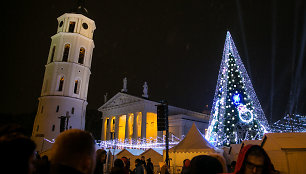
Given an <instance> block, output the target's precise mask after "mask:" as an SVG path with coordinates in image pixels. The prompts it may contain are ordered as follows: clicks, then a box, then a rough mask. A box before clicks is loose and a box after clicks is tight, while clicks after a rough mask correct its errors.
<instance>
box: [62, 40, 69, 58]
mask: <svg viewBox="0 0 306 174" xmlns="http://www.w3.org/2000/svg"><path fill="white" fill-rule="evenodd" d="M69 49H70V44H65V47H64V54H63V62H67V60H68V55H69Z"/></svg>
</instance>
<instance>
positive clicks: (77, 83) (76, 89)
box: [73, 80, 80, 94]
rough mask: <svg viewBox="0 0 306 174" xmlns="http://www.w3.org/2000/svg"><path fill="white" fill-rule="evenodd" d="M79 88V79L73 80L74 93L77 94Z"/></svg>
mask: <svg viewBox="0 0 306 174" xmlns="http://www.w3.org/2000/svg"><path fill="white" fill-rule="evenodd" d="M79 88H80V81H79V80H75V81H74V90H73V92H74V93H75V94H79Z"/></svg>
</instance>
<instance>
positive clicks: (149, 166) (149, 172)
mask: <svg viewBox="0 0 306 174" xmlns="http://www.w3.org/2000/svg"><path fill="white" fill-rule="evenodd" d="M146 167H147V168H146V170H147V174H153V173H154V165H153V163H152V161H151V158H148V159H147V165H146Z"/></svg>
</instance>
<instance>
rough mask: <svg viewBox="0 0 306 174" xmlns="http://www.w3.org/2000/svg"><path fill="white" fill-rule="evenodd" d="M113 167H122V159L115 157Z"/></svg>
mask: <svg viewBox="0 0 306 174" xmlns="http://www.w3.org/2000/svg"><path fill="white" fill-rule="evenodd" d="M114 167H118V168H123V167H124V164H123V161H122V160H121V159H116V160H115V161H114Z"/></svg>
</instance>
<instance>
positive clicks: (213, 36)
mask: <svg viewBox="0 0 306 174" xmlns="http://www.w3.org/2000/svg"><path fill="white" fill-rule="evenodd" d="M73 4H74V1H73V0H65V1H63V0H44V1H41V0H30V1H9V2H7V3H6V4H5V5H3V7H2V12H3V11H4V21H2V25H1V28H2V37H1V38H2V41H3V43H4V49H3V47H2V56H1V58H2V60H4V63H3V62H2V67H4V68H3V69H1V71H2V72H1V76H2V85H1V86H3V87H4V89H3V91H2V92H3V95H4V98H2V99H3V100H2V102H3V103H4V105H3V104H2V105H1V113H11V114H20V113H30V112H36V109H37V105H38V100H37V98H38V97H39V96H40V92H41V86H42V82H43V74H44V70H45V67H44V65H45V64H46V62H47V56H48V52H49V47H50V43H51V39H50V37H51V36H52V35H54V34H55V33H56V29H57V20H56V18H57V17H59V16H60V15H62V14H63V13H65V12H68V11H69V10H70V9H71V8H72V6H73ZM86 7H87V9H88V11H89V14H88V17H90V18H91V19H93V20H94V21H95V22H96V27H97V29H96V30H95V32H94V42H95V49H94V52H93V57H92V65H91V72H92V75H91V77H90V83H89V91H88V103H89V104H88V108H89V109H97V108H98V107H100V106H101V105H102V104H103V102H104V98H103V95H104V94H105V93H106V92H107V93H108V94H109V95H108V96H109V97H112V96H113V95H115V94H116V93H117V92H118V91H120V89H121V88H122V79H123V78H124V77H127V78H128V92H129V93H130V94H133V95H137V96H141V94H142V85H143V83H144V81H147V82H148V85H149V97H150V98H151V99H152V100H156V101H159V100H161V99H166V100H168V103H169V104H171V105H174V106H179V107H183V108H187V109H192V110H195V111H203V110H204V109H205V105H208V107H209V109H210V108H211V105H212V102H213V95H214V92H215V87H216V83H217V76H218V71H219V68H220V63H221V59H222V52H223V46H224V42H225V35H226V31H227V30H229V31H230V32H231V34H232V37H233V39H234V42H235V44H236V47H237V49H238V51H239V53H240V57H241V58H242V61H243V63H244V64H245V67H246V68H247V70H248V71H249V76H250V77H251V79H252V83H253V86H254V88H255V91H256V93H257V97H258V99H259V101H260V103H261V105H262V107H263V110H264V112H265V114H266V116H267V117H270V116H269V115H270V113H271V112H272V115H273V120H274V121H276V120H277V119H279V118H280V117H283V116H284V114H285V112H288V102H289V99H290V98H289V89H290V88H291V86H292V84H293V83H292V77H293V76H292V74H294V73H296V71H297V70H298V69H299V72H300V74H302V75H300V76H299V77H298V79H297V80H296V81H297V82H299V83H296V84H300V95H299V96H300V98H299V100H298V101H299V102H298V112H299V113H301V114H306V111H305V110H306V109H305V108H306V104H305V98H306V94H305V81H306V73H305V62H306V61H305V59H304V57H303V56H301V55H303V54H302V53H303V51H304V48H303V45H302V44H301V42H302V41H303V39H304V40H305V32H306V31H305V23H306V22H305V20H306V17H305V7H306V6H305V1H303V0H290V1H289V0H288V1H276V0H243V1H242V0H240V1H239V0H185V1H183V0H173V1H168V0H160V1H159V0H155V1H144V0H122V1H118V0H111V1H105V0H88V1H87V2H86ZM239 7H240V8H239ZM239 9H240V10H239ZM303 25H304V28H303ZM295 36H296V37H295ZM294 38H297V39H294ZM3 39H4V40H3ZM304 47H305V45H304ZM302 48H303V49H302ZM3 53H4V55H3ZM295 53H296V54H295ZM273 55H275V56H273ZM293 55H295V56H293ZM273 57H274V58H273ZM298 60H303V61H304V62H302V63H303V64H302V65H301V66H300V68H298V67H299V66H298V65H297V64H296V63H293V62H297V61H298ZM273 74H274V75H273ZM272 84H273V85H272ZM293 86H298V85H293ZM271 94H274V95H273V97H271ZM271 104H272V106H273V107H272V108H271ZM2 107H3V108H2Z"/></svg>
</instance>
